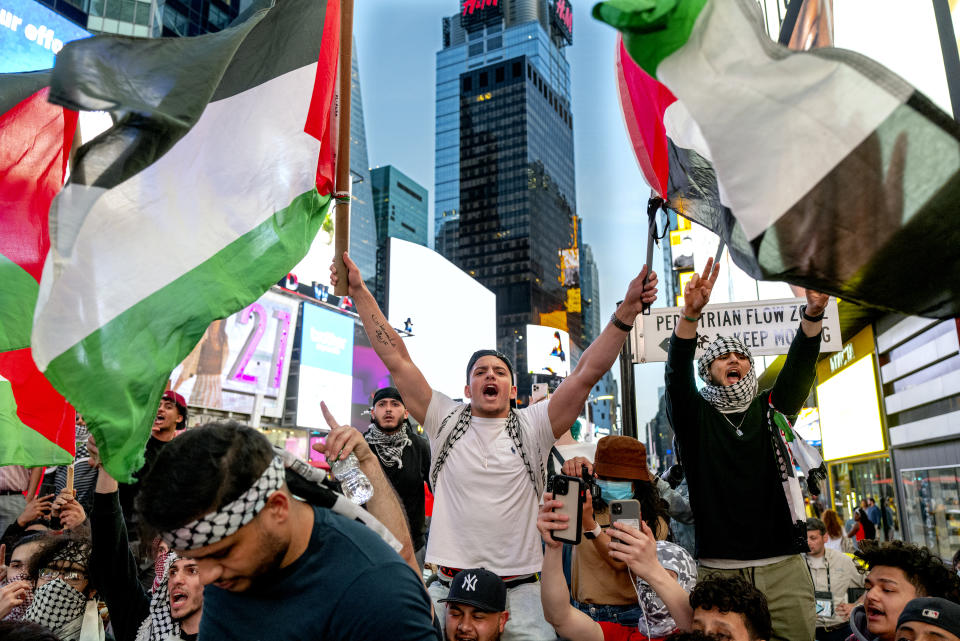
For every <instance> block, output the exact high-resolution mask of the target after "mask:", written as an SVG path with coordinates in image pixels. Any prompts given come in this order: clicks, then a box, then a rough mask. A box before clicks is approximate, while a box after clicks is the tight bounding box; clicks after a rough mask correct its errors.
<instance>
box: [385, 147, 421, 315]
mask: <svg viewBox="0 0 960 641" xmlns="http://www.w3.org/2000/svg"><path fill="white" fill-rule="evenodd" d="M370 185H371V187H372V190H373V211H374V215H375V217H376V221H377V287H376V290H375V291H374V296H376V298H377V301H378V302H379V303H380V305H381V306H383V305H386V302H387V301H386V295H385V293H386V292H385V290H384V285H385V282H386V275H387V241H388V239H390V238H400V239H403V240H409V241H410V242H412V243H417V244H418V245H423V246H424V247H429V244H428V234H427V224H428V211H427V210H428V206H427V190H426V188H424V187H423V186H421V185H420V184H418V183H417V182H416V181H414V180H413V179H412V178H410V177H409V176H407V175H405V174H404V173H403V172H402V171H400V170H399V169H397V168H396V167H394V166H393V165H387V166H386V167H377V168H375V169H371V170H370Z"/></svg>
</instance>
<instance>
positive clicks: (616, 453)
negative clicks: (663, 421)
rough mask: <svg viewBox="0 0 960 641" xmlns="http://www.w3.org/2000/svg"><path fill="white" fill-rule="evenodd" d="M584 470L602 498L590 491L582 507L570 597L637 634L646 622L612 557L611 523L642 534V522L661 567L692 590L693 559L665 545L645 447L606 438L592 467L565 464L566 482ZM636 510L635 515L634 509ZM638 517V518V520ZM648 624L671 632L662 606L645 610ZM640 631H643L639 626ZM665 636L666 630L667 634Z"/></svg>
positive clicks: (661, 506)
mask: <svg viewBox="0 0 960 641" xmlns="http://www.w3.org/2000/svg"><path fill="white" fill-rule="evenodd" d="M584 467H585V468H586V471H587V474H588V476H589V477H590V478H593V479H595V482H596V486H597V487H599V489H600V494H601V496H600V497H594V496H592V494H591V493H590V492H589V491H588V492H587V494H586V500H585V501H584V504H583V509H582V511H583V515H582V519H583V537H584V539H585V540H583V541H582V542H581V544H580V545H578V546H576V547H575V548H574V553H573V563H572V577H571V578H572V580H571V585H570V591H571V594H572V596H573V598H574V605H575V606H576V607H577V608H578V609H580V610H581V611H582V612H585V613H586V614H587V615H588V616H590V618H591V619H593V620H594V621H597V622H600V621H605V622H611V623H616V624H619V625H623V626H625V627H629V628H636V627H637V626H638V624H639V623H640V622H641V619H642V618H643V616H644V608H641V604H640V603H638V590H637V586H636V585H635V584H634V581H633V580H632V578H631V575H630V573H629V572H628V569H627V565H626V564H625V563H624V562H623V561H621V560H617V559H616V558H614V556H611V554H610V552H611V549H615V548H616V543H614V546H613V548H611V545H610V544H611V542H615V541H616V539H615V538H612V537H611V536H610V535H611V533H613V532H615V530H611V529H610V524H611V522H612V521H617V520H623V521H624V522H625V523H626V524H627V525H630V526H634V527H636V528H637V529H640V524H639V523H635V522H634V523H630V522H629V521H628V520H627V519H631V518H632V519H637V517H639V520H641V521H642V522H643V523H645V524H646V526H647V528H649V531H650V532H651V533H652V534H653V536H654V537H655V538H656V539H657V541H658V543H657V555H658V557H660V560H661V563H662V564H663V565H664V567H666V568H667V569H668V570H670V571H672V572H673V573H674V574H677V575H678V576H679V575H687V574H689V575H690V581H691V583H690V588H692V587H693V581H694V580H695V578H696V570H695V566H694V562H693V559H692V558H691V557H690V555H689V554H688V553H687V552H686V551H685V550H683V548H681V547H680V546H677V545H674V544H672V543H668V542H666V541H665V540H664V539H666V538H667V534H668V531H669V528H668V525H667V524H668V522H669V514H668V513H667V504H666V502H665V501H664V500H662V499H661V497H660V492H659V490H658V488H657V485H656V480H655V479H654V478H653V477H652V475H651V474H650V472H649V470H648V469H647V450H646V447H645V446H644V444H643V443H641V442H640V441H638V440H637V439H635V438H631V437H629V436H606V437H604V438H602V439H600V441H599V442H598V443H597V450H596V454H595V455H594V463H593V465H590V463H589V461H587V459H585V458H582V457H576V458H573V459H570V460H567V461H565V462H564V464H563V473H564V474H565V475H567V476H577V477H580V476H582V473H583V470H584ZM611 501H619V502H621V503H620V504H619V506H617V511H619V512H620V514H613V513H612V512H613V510H611V509H610V507H609V504H610V503H611ZM638 507H639V509H637V508H638ZM636 512H639V514H637V513H636ZM645 611H646V617H647V622H648V623H650V624H651V626H652V627H654V628H656V627H663V628H665V629H666V628H670V629H671V630H672V625H673V621H672V620H671V621H670V622H667V621H666V620H665V619H668V618H669V615H668V614H667V612H666V608H665V607H663V603H662V602H658V603H654V602H653V601H650V602H649V603H646V604H645ZM658 620H660V621H662V623H663V625H662V626H657V624H656V622H657V621H658ZM640 628H641V630H643V625H642V624H640ZM668 631H669V630H668Z"/></svg>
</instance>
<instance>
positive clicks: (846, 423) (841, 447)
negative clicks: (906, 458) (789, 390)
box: [804, 356, 883, 461]
mask: <svg viewBox="0 0 960 641" xmlns="http://www.w3.org/2000/svg"><path fill="white" fill-rule="evenodd" d="M817 405H818V406H819V409H820V434H821V439H822V441H823V458H824V460H827V461H832V460H835V459H840V458H846V457H848V456H858V455H860V454H869V453H870V452H879V451H881V450H883V427H882V423H881V420H880V401H879V399H878V398H877V375H876V368H875V367H874V364H873V357H872V356H865V357H863V358H861V359H860V360H858V361H856V362H854V363H853V365H850V366H849V367H847V368H846V369H843V370H841V371H840V372H839V373H838V374H836V375H834V376H832V377H831V378H829V379H827V380H826V381H825V382H824V383H822V384H820V385H818V386H817ZM804 436H807V437H808V438H809V435H806V434H805V435H804Z"/></svg>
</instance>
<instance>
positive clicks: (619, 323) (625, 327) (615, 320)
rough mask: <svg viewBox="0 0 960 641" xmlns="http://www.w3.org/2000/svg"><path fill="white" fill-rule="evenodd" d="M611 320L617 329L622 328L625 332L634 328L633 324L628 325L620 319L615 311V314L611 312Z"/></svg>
mask: <svg viewBox="0 0 960 641" xmlns="http://www.w3.org/2000/svg"><path fill="white" fill-rule="evenodd" d="M610 322H611V323H613V326H614V327H616V328H617V329H619V330H622V331H624V332H629V331H631V330H632V329H633V325H627V324H626V323H624V322H623V321H622V320H620V319H619V318H617V315H616V314H615V313H614V314H610Z"/></svg>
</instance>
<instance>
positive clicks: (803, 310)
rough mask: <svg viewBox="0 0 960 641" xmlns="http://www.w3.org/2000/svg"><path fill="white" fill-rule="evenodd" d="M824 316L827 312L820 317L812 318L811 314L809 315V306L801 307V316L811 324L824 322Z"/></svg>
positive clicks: (821, 313) (823, 312)
mask: <svg viewBox="0 0 960 641" xmlns="http://www.w3.org/2000/svg"><path fill="white" fill-rule="evenodd" d="M824 314H826V310H824V311H822V312H820V314H819V315H818V316H810V315H809V314H807V306H806V305H801V306H800V315H801V316H803V319H804V320H808V321H810V322H811V323H819V322H820V321H822V320H823V315H824Z"/></svg>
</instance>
